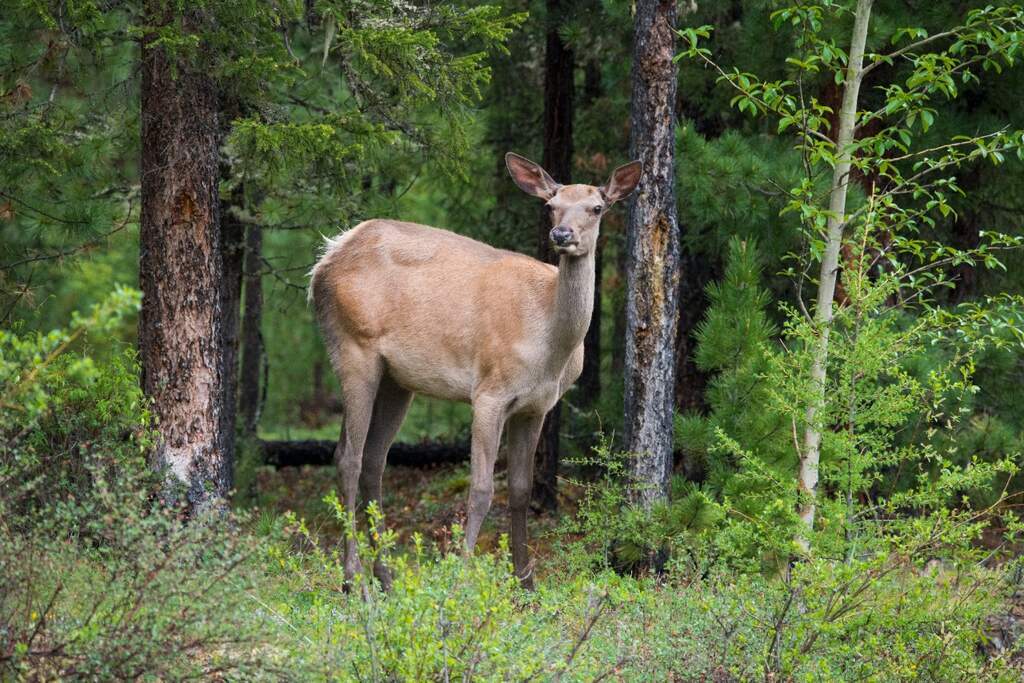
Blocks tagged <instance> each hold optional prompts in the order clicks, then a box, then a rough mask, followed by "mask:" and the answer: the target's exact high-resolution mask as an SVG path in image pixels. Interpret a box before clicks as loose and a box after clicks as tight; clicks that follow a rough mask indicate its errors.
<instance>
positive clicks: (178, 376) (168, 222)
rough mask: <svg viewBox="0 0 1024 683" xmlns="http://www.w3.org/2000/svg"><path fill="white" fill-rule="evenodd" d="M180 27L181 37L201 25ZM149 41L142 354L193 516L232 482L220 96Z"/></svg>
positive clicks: (168, 468) (171, 477) (170, 492)
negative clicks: (220, 197) (227, 406)
mask: <svg viewBox="0 0 1024 683" xmlns="http://www.w3.org/2000/svg"><path fill="white" fill-rule="evenodd" d="M147 14H148V16H147V23H150V24H151V25H155V26H159V25H163V24H166V23H168V22H171V21H174V20H175V17H173V16H171V15H170V12H169V11H168V10H166V8H165V7H164V5H163V4H162V3H157V2H153V3H151V4H150V5H149V6H148V7H147ZM181 20H182V26H183V27H184V30H186V31H187V30H190V29H194V28H195V27H197V26H198V25H199V24H200V21H201V18H200V17H199V16H198V15H197V14H195V13H194V12H192V11H186V12H185V14H184V15H183V16H182V17H181ZM151 40H153V36H148V37H147V38H146V40H145V41H144V44H143V48H142V91H141V94H142V101H141V107H142V140H141V143H142V144H141V146H142V159H141V171H142V215H141V223H140V255H139V284H140V288H141V289H142V293H143V299H142V312H141V315H140V318H139V355H140V359H141V362H142V385H143V389H144V390H145V392H146V394H147V395H148V396H149V397H150V398H151V399H152V400H153V411H154V414H155V417H156V424H157V429H158V430H159V432H160V437H159V439H158V443H157V445H156V447H155V449H154V452H153V455H152V460H153V464H154V465H155V466H157V467H160V468H163V469H164V470H165V472H166V476H167V488H166V494H167V496H168V498H169V499H170V500H172V501H176V502H181V503H184V504H186V505H187V509H188V511H189V512H196V511H201V510H203V509H206V508H208V507H210V506H211V505H214V504H217V503H218V501H220V500H222V499H223V498H224V497H226V496H227V493H228V490H229V488H230V485H231V462H230V460H229V451H228V449H229V447H230V445H229V444H228V443H227V442H226V440H225V435H226V430H225V423H226V420H227V418H228V416H227V415H226V414H225V396H226V391H227V389H228V386H227V385H226V382H228V376H227V375H228V369H227V368H226V367H225V353H224V331H223V327H222V326H223V306H224V296H225V295H224V293H223V283H224V262H223V256H222V253H221V251H222V249H221V248H222V244H223V241H222V235H221V224H220V215H219V201H218V196H217V181H218V177H219V174H218V142H219V134H218V132H219V131H218V98H217V92H216V88H215V84H214V82H213V80H212V79H211V78H210V76H209V75H208V74H207V73H205V72H204V71H203V70H202V69H199V68H196V67H195V66H194V65H193V64H190V63H188V62H187V61H185V60H184V59H181V58H177V57H172V56H169V55H168V54H167V53H166V52H165V50H164V49H163V48H160V47H157V48H152V47H147V46H146V43H148V42H149V41H151ZM180 492H183V493H184V500H182V499H181V498H180V497H179V495H178V494H179V493H180Z"/></svg>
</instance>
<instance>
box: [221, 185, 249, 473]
mask: <svg viewBox="0 0 1024 683" xmlns="http://www.w3.org/2000/svg"><path fill="white" fill-rule="evenodd" d="M227 168H228V172H230V167H227ZM241 199H242V196H241V192H237V191H236V192H235V193H233V194H232V197H231V202H230V203H229V204H226V205H225V204H222V205H221V211H220V221H221V223H220V225H221V258H222V272H223V275H222V282H221V325H220V327H221V335H222V336H223V348H222V353H223V354H224V356H223V357H224V361H223V362H224V408H223V411H222V422H221V431H222V436H223V442H224V458H225V459H226V460H227V462H228V470H229V476H231V475H233V469H234V467H233V465H234V462H235V426H236V424H237V419H238V409H237V406H238V342H239V340H238V331H239V327H238V325H239V318H240V314H241V304H242V264H243V262H244V259H245V226H244V225H243V224H242V222H241V221H240V220H238V218H236V217H235V216H233V215H232V214H231V212H230V210H229V209H230V207H231V206H232V205H234V204H235V202H236V201H237V202H241ZM232 478H233V477H232ZM228 486H229V488H230V481H229V484H228Z"/></svg>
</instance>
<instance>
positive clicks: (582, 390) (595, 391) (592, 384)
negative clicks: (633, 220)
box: [576, 59, 607, 407]
mask: <svg viewBox="0 0 1024 683" xmlns="http://www.w3.org/2000/svg"><path fill="white" fill-rule="evenodd" d="M602 93H603V89H602V85H601V66H600V64H598V63H597V61H596V60H593V59H592V60H590V61H589V62H587V64H586V65H585V66H584V69H583V97H582V105H583V106H584V107H587V106H590V105H591V104H592V103H593V102H594V101H595V100H597V99H598V98H599V97H601V95H602ZM605 244H607V239H606V238H604V237H601V238H599V239H598V241H597V247H596V248H597V251H596V253H595V254H594V260H595V263H594V273H595V275H594V308H593V311H592V312H591V315H590V327H588V328H587V336H586V337H585V338H584V339H583V372H582V373H580V378H579V381H578V382H577V383H576V384H577V386H579V391H578V392H577V394H576V395H577V396H578V397H579V403H580V405H581V406H583V407H590V406H593V405H594V404H596V403H597V402H598V400H599V399H600V398H601V285H602V284H603V283H602V277H603V273H604V247H605Z"/></svg>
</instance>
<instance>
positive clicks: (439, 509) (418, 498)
mask: <svg viewBox="0 0 1024 683" xmlns="http://www.w3.org/2000/svg"><path fill="white" fill-rule="evenodd" d="M494 479H495V481H494V486H495V494H494V502H493V504H492V505H491V511H490V512H489V513H488V515H487V519H486V520H485V521H484V525H483V528H482V529H481V532H480V538H479V541H478V547H479V548H481V549H482V550H485V551H491V550H494V549H496V548H497V546H498V540H499V538H500V536H501V534H505V533H507V532H508V487H507V477H506V471H505V469H504V467H503V466H502V463H500V462H499V464H498V469H497V471H496V472H495V477H494ZM255 488H256V490H255V492H254V493H255V499H256V503H257V508H258V509H259V510H260V511H264V512H270V513H275V514H283V513H284V512H286V511H289V510H290V511H292V512H294V513H295V514H296V515H298V516H299V517H302V518H304V519H305V520H306V523H307V526H308V527H309V528H310V530H312V531H314V532H315V533H316V534H317V535H318V536H319V537H320V539H321V540H322V541H323V542H324V543H326V544H328V545H330V544H332V541H331V539H337V538H340V535H341V527H340V525H339V523H338V521H337V519H336V518H335V516H334V514H333V512H332V511H331V509H330V508H329V506H328V505H327V504H326V503H324V502H323V498H324V496H325V495H327V493H328V492H330V491H331V490H332V489H336V488H337V481H336V479H335V470H334V468H333V467H314V466H304V467H301V468H295V467H285V468H281V469H279V470H277V469H274V468H271V467H263V468H260V469H259V471H258V472H257V475H256V481H255ZM383 489H384V500H383V508H384V515H385V523H386V525H387V527H388V528H389V529H391V530H393V531H394V532H395V533H396V534H397V536H398V543H399V545H405V544H407V543H411V539H412V535H413V534H414V533H417V532H418V533H420V534H421V535H422V536H423V538H424V539H426V540H428V541H431V542H433V543H434V544H436V546H437V547H438V548H439V549H440V550H442V551H444V550H447V549H448V547H449V544H450V542H451V526H452V524H453V523H459V524H464V523H465V516H466V496H467V494H468V490H469V463H459V464H444V465H434V466H430V467H401V466H390V467H388V468H387V469H386V470H385V471H384V487H383ZM578 495H579V491H577V490H576V489H575V487H573V486H572V485H571V484H569V483H568V482H562V483H561V491H560V500H559V504H560V511H559V513H554V514H552V513H540V512H539V511H537V510H536V509H534V510H532V511H531V514H530V521H529V525H530V546H531V551H532V552H533V553H535V554H543V553H545V552H546V550H547V548H548V546H549V542H550V539H549V538H548V537H549V536H550V532H551V531H552V530H553V529H554V528H555V527H556V526H557V524H558V517H559V515H560V514H566V512H567V511H571V510H573V509H575V499H576V498H577V497H578Z"/></svg>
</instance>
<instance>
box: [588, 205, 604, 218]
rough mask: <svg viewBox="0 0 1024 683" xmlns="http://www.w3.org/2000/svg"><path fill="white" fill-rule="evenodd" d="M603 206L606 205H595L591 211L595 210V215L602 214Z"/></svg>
mask: <svg viewBox="0 0 1024 683" xmlns="http://www.w3.org/2000/svg"><path fill="white" fill-rule="evenodd" d="M603 208H604V207H602V206H600V205H598V206H595V207H594V208H593V209H591V211H593V212H594V215H595V216H600V215H601V210H602V209H603Z"/></svg>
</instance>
